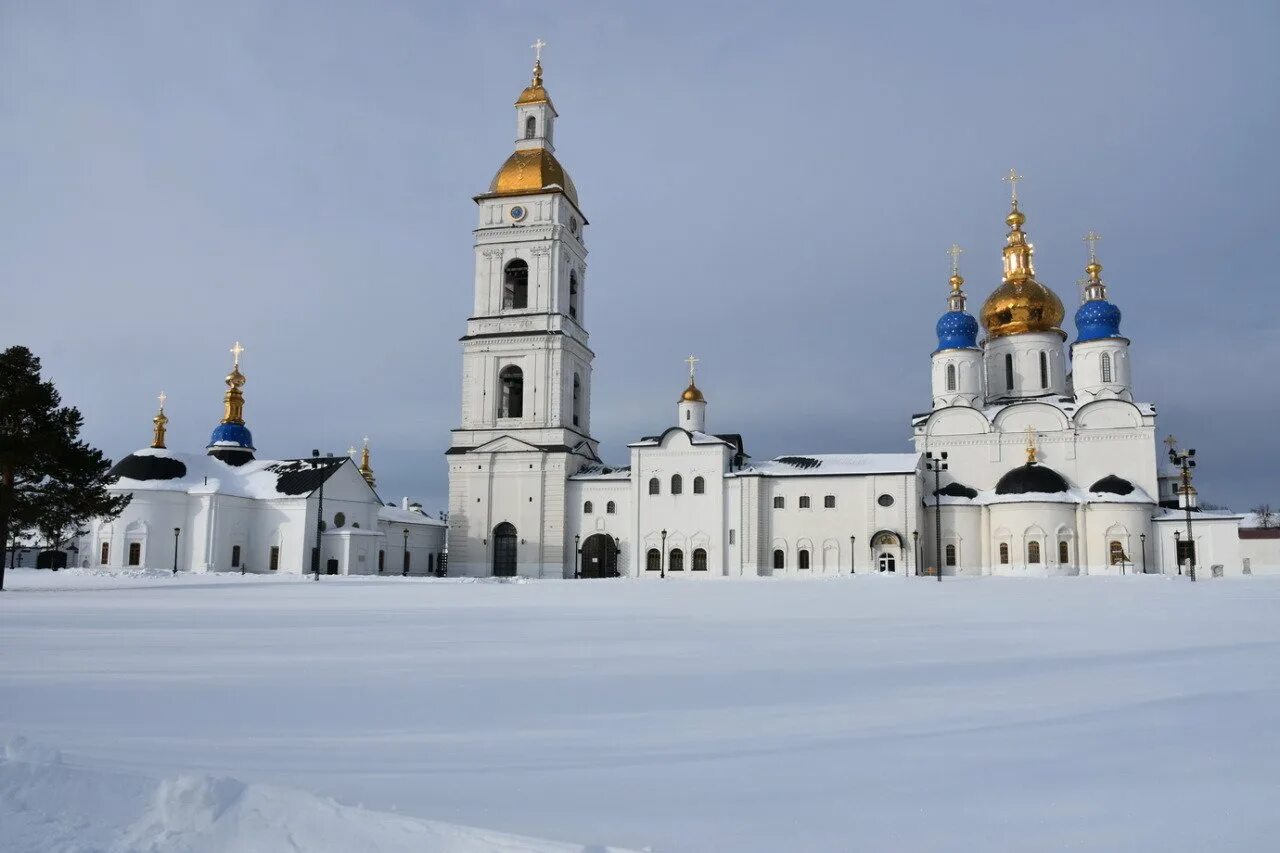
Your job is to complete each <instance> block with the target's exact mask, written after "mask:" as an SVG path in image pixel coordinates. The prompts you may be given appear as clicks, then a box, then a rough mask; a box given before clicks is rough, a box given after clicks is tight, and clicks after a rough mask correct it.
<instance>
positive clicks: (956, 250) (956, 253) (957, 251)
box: [947, 243, 964, 275]
mask: <svg viewBox="0 0 1280 853" xmlns="http://www.w3.org/2000/svg"><path fill="white" fill-rule="evenodd" d="M947 254H948V255H950V256H951V274H952V275H960V256H961V255H963V254H964V249H961V248H960V246H959V245H957V244H956V243H952V244H951V248H950V249H947Z"/></svg>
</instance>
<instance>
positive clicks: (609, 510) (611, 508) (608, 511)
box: [604, 501, 618, 515]
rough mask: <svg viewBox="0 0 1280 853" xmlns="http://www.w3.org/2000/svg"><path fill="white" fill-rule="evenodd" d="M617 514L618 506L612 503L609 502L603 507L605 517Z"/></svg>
mask: <svg viewBox="0 0 1280 853" xmlns="http://www.w3.org/2000/svg"><path fill="white" fill-rule="evenodd" d="M617 512H618V505H617V504H615V503H614V502H613V501H609V502H608V503H606V504H605V505H604V514H605V515H616V514H617Z"/></svg>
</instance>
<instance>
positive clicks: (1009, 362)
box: [1004, 352, 1013, 391]
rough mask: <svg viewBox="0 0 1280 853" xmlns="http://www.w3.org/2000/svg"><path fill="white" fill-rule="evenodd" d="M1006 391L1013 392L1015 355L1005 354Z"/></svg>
mask: <svg viewBox="0 0 1280 853" xmlns="http://www.w3.org/2000/svg"><path fill="white" fill-rule="evenodd" d="M1004 390H1006V391H1012V390H1013V353H1011V352H1007V353H1005V354H1004Z"/></svg>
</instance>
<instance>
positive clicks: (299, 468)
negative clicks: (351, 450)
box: [267, 456, 347, 495]
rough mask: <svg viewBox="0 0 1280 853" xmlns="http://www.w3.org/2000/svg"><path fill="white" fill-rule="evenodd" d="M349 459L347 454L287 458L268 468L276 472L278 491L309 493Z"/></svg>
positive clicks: (299, 493)
mask: <svg viewBox="0 0 1280 853" xmlns="http://www.w3.org/2000/svg"><path fill="white" fill-rule="evenodd" d="M346 461H347V457H345V456H321V457H318V458H317V457H314V456H313V457H311V458H310V459H285V460H283V461H281V462H277V463H275V464H274V465H268V466H267V470H268V471H272V472H274V473H275V474H276V491H278V492H280V493H281V494H284V495H309V494H311V493H312V492H314V491H315V490H316V489H318V488H320V484H321V483H323V482H324V481H325V480H328V479H329V478H330V477H332V476H333V474H334V472H335V471H337V470H338V468H340V467H341V466H342V463H344V462H346Z"/></svg>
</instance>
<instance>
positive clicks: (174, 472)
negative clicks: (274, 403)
mask: <svg viewBox="0 0 1280 853" xmlns="http://www.w3.org/2000/svg"><path fill="white" fill-rule="evenodd" d="M231 352H232V353H233V354H234V356H235V362H234V364H233V365H232V368H231V372H230V373H229V374H228V375H227V378H226V385H227V390H226V392H225V394H224V395H223V414H222V420H221V421H220V422H219V423H218V424H217V425H216V426H215V427H214V428H213V432H212V434H211V435H210V437H209V444H208V445H207V446H206V447H205V449H204V452H203V453H184V452H180V451H175V450H170V449H169V448H168V447H166V431H167V426H168V424H169V416H168V415H167V414H165V411H164V402H165V398H164V395H163V394H161V395H160V410H159V411H158V412H157V413H156V415H155V417H154V418H152V424H153V427H154V429H153V434H152V440H151V445H150V446H149V447H145V448H142V449H141V450H136V451H134V452H133V453H131V454H129V455H128V456H126V457H124V458H123V459H121V460H120V461H119V462H117V463H116V465H115V467H114V468H113V469H112V470H111V475H112V476H113V477H114V478H115V481H114V482H113V483H112V485H111V486H110V487H109V491H111V492H112V493H115V494H130V495H132V496H133V499H132V500H131V501H130V502H129V505H128V506H127V507H125V509H124V511H123V512H122V513H121V514H120V516H119V517H118V518H115V519H99V520H98V521H96V522H94V523H93V524H91V525H90V528H89V530H88V531H87V532H86V534H85V536H84V537H83V538H82V539H81V541H80V542H79V543H78V544H77V545H76V546H75V549H74V550H75V551H76V552H78V556H79V558H80V564H81V565H83V566H84V567H86V568H87V567H90V566H93V567H101V568H119V569H130V568H137V569H143V568H153V569H154V568H166V569H172V571H174V572H175V573H176V572H178V571H180V570H181V571H187V572H217V571H222V572H254V573H263V574H270V573H285V574H290V573H291V574H300V573H305V572H311V571H319V572H322V573H325V574H331V575H337V574H342V575H346V574H380V573H388V574H398V575H409V574H414V575H426V574H433V573H435V572H436V571H437V568H438V567H440V568H442V567H443V563H442V559H443V557H444V553H445V548H444V539H445V524H444V522H443V521H441V520H439V519H436V518H431V517H430V516H428V515H426V514H425V513H423V512H422V510H421V507H419V506H416V505H413V506H411V505H409V504H408V502H407V500H406V501H405V502H403V503H402V504H401V505H399V506H396V505H391V504H388V505H384V504H383V502H382V500H381V498H379V497H378V494H377V492H376V491H375V486H376V485H377V480H376V479H375V477H374V473H373V466H372V464H371V458H370V451H369V442H368V439H365V444H364V449H363V451H362V452H361V456H360V463H359V464H358V465H357V464H356V462H355V459H354V457H355V448H352V449H351V451H350V453H349V455H347V456H337V457H335V456H331V455H330V456H320V455H319V453H313V455H312V456H309V457H304V458H300V459H258V458H257V457H256V453H257V451H256V448H255V447H254V444H253V434H252V433H251V432H250V431H249V428H248V426H246V425H245V418H244V403H245V400H244V391H243V388H244V385H245V382H246V381H247V380H246V378H245V375H244V374H243V373H242V372H241V371H240V354H241V353H242V352H243V348H242V347H241V346H240V344H239V343H237V344H236V345H235V347H234V348H233V349H232V350H231Z"/></svg>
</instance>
